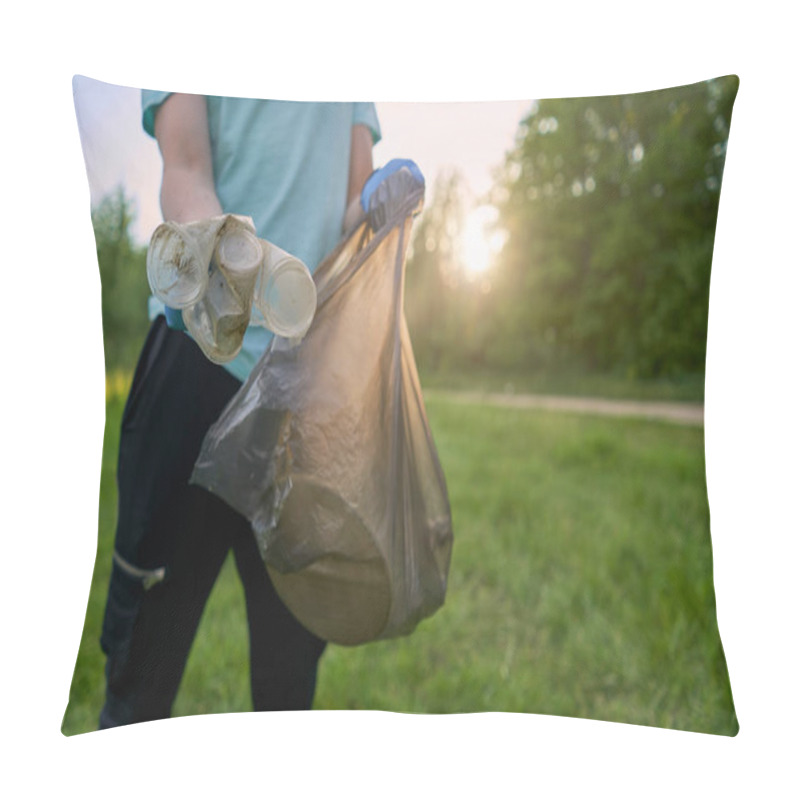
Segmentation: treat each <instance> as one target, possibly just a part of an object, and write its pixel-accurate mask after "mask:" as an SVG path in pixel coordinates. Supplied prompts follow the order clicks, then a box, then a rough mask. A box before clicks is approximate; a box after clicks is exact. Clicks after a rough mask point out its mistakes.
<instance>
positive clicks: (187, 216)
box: [161, 165, 222, 222]
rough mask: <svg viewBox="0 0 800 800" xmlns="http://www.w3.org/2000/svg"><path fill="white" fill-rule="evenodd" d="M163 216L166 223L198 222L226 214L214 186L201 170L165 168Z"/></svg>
mask: <svg viewBox="0 0 800 800" xmlns="http://www.w3.org/2000/svg"><path fill="white" fill-rule="evenodd" d="M161 212H162V214H163V215H164V219H165V220H170V221H173V222H194V221H195V220H198V219H208V218H209V217H216V216H218V215H220V214H222V206H221V205H220V202H219V198H218V197H217V194H216V191H215V190H214V186H213V184H212V183H211V182H210V181H209V180H207V179H206V177H205V176H204V175H203V174H202V173H201V172H199V171H198V170H197V169H194V168H192V167H191V166H182V165H176V166H166V165H165V167H164V177H163V180H162V183H161Z"/></svg>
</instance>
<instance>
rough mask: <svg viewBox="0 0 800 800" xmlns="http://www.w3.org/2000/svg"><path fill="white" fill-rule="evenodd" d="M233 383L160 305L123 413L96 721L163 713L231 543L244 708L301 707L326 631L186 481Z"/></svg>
mask: <svg viewBox="0 0 800 800" xmlns="http://www.w3.org/2000/svg"><path fill="white" fill-rule="evenodd" d="M240 385H241V384H240V383H239V382H238V381H237V380H236V379H235V378H233V376H231V375H230V374H229V373H228V372H227V371H226V370H225V369H223V368H222V367H219V366H217V365H215V364H212V363H211V362H209V361H208V360H207V359H206V358H205V356H203V354H202V352H201V351H200V349H199V348H198V347H197V345H195V343H194V342H193V341H192V340H191V339H190V338H189V337H188V336H187V335H186V334H184V333H180V332H177V331H173V330H170V329H169V328H167V326H166V324H165V322H164V318H163V317H159V318H158V319H157V320H156V321H155V322H154V323H153V326H152V327H151V329H150V333H149V335H148V337H147V341H146V342H145V346H144V349H143V351H142V354H141V356H140V359H139V364H138V365H137V368H136V373H135V375H134V379H133V385H132V386H131V391H130V395H129V397H128V401H127V404H126V407H125V412H124V415H123V421H122V433H121V437H120V449H119V465H118V472H117V484H118V487H119V516H118V523H117V534H116V541H115V557H114V563H113V565H112V573H111V580H110V584H109V590H108V600H107V604H106V612H105V618H104V621H103V633H102V637H101V646H102V648H103V651H104V652H105V653H106V655H107V662H106V702H105V706H104V708H103V710H102V712H101V715H100V727H101V728H108V727H113V726H116V725H126V724H129V723H132V722H141V721H145V720H152V719H163V718H165V717H169V716H170V712H171V709H172V704H173V701H174V699H175V695H176V693H177V691H178V686H179V684H180V680H181V676H182V674H183V670H184V667H185V665H186V659H187V656H188V654H189V649H190V647H191V644H192V641H193V639H194V636H195V632H196V630H197V625H198V623H199V621H200V617H201V614H202V612H203V608H204V607H205V603H206V600H207V599H208V596H209V594H210V592H211V589H212V587H213V585H214V582H215V581H216V579H217V576H218V574H219V571H220V569H221V567H222V565H223V563H224V561H225V558H226V556H227V554H228V552H229V551H230V550H231V549H232V550H233V553H234V557H235V560H236V566H237V569H238V572H239V576H240V577H241V580H242V583H243V585H244V591H245V599H246V603H247V620H248V627H249V631H250V674H251V689H252V697H253V707H254V709H255V710H257V711H267V710H297V709H307V708H310V707H311V703H312V700H313V697H314V689H315V685H316V675H317V662H318V660H319V658H320V656H321V655H322V651H323V649H324V647H325V643H324V642H323V641H322V640H320V639H319V638H317V637H316V636H314V635H313V634H311V633H309V632H308V631H307V630H306V629H305V628H303V627H302V626H301V625H300V623H298V622H297V621H296V620H295V619H294V617H293V616H292V615H291V614H290V612H289V611H288V610H287V609H286V607H285V606H284V605H283V603H282V602H281V600H280V598H279V597H278V596H277V594H276V593H275V590H274V589H273V587H272V583H271V582H270V580H269V576H268V574H267V571H266V569H265V567H264V564H263V562H262V560H261V557H260V555H259V552H258V548H257V546H256V543H255V539H254V536H253V533H252V531H251V529H250V526H249V524H248V522H247V521H246V520H245V519H244V518H243V517H242V516H240V515H239V514H237V513H236V512H235V511H233V510H232V509H231V508H230V507H229V506H227V505H226V504H225V503H224V502H222V501H221V500H219V499H218V498H216V497H215V496H213V495H212V494H210V493H209V492H206V491H205V490H203V489H200V488H198V487H196V486H191V485H189V483H188V480H189V476H190V475H191V472H192V468H193V466H194V462H195V459H196V457H197V454H198V452H199V450H200V445H201V443H202V440H203V437H204V435H205V433H206V431H207V430H208V428H209V426H210V425H211V424H212V423H213V422H214V421H215V420H216V419H217V417H218V416H219V414H220V412H221V411H222V409H223V408H224V407H225V405H226V404H227V402H228V401H229V400H230V398H231V397H232V396H233V395H234V393H235V392H236V390H237V389H238V388H239V386H240ZM220 710H221V711H224V710H225V709H220Z"/></svg>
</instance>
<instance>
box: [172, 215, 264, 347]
mask: <svg viewBox="0 0 800 800" xmlns="http://www.w3.org/2000/svg"><path fill="white" fill-rule="evenodd" d="M262 259H263V252H262V249H261V245H260V243H259V240H258V239H257V238H256V237H255V235H254V234H253V233H251V232H250V231H249V230H247V229H246V228H244V227H242V226H232V227H229V228H227V229H226V230H225V231H223V232H222V233H221V234H220V236H219V238H218V240H217V245H216V247H215V249H214V252H213V256H212V258H211V264H210V268H209V270H208V281H207V286H206V290H205V293H204V294H203V296H202V297H201V298H200V300H199V301H198V302H196V303H195V304H194V305H192V306H190V307H189V308H185V309H184V311H183V321H184V323H185V325H186V328H187V330H188V331H189V333H191V334H192V337H193V338H194V339H195V341H196V342H197V343H198V345H200V347H201V348H202V350H203V352H204V353H205V354H206V356H207V357H208V358H209V359H210V360H211V361H214V362H215V363H225V362H228V361H230V360H231V359H233V358H235V357H236V355H237V353H238V352H239V350H241V347H242V339H243V338H244V333H245V331H246V330H247V326H248V324H249V323H250V312H251V307H252V303H253V291H254V288H255V285H256V281H257V279H258V276H259V274H260V272H261V264H262Z"/></svg>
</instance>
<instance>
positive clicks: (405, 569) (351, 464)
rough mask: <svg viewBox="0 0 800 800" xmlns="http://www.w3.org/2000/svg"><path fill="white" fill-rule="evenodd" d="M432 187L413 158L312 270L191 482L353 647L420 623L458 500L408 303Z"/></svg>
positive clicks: (432, 601) (285, 593) (437, 580)
mask: <svg viewBox="0 0 800 800" xmlns="http://www.w3.org/2000/svg"><path fill="white" fill-rule="evenodd" d="M423 192H424V185H421V184H420V183H418V182H417V181H416V180H414V179H412V176H411V175H410V174H409V173H408V171H407V170H403V171H401V172H400V173H398V175H397V176H392V177H391V179H387V181H385V185H382V186H381V187H379V191H378V192H377V193H376V194H377V201H373V206H372V207H371V209H370V219H371V220H372V223H373V225H376V220H377V225H378V226H379V227H378V228H377V230H375V231H373V228H372V226H371V225H370V220H369V219H367V218H364V219H363V220H362V221H361V222H360V223H358V224H357V225H356V227H355V229H354V230H353V231H352V232H351V234H350V235H349V236H346V237H345V238H344V239H343V240H342V242H341V243H340V244H339V246H338V247H337V248H336V249H335V250H334V251H333V252H332V253H331V254H330V255H329V256H328V257H327V258H326V259H325V261H324V262H323V263H322V264H321V265H320V266H319V268H318V269H317V271H316V273H315V275H314V278H315V282H316V284H317V297H318V306H317V312H316V316H315V318H314V322H313V324H312V325H311V328H310V329H309V331H308V333H307V334H306V337H305V338H304V339H303V341H302V342H301V343H300V344H299V345H298V344H295V343H293V342H290V341H288V340H286V339H281V338H276V339H275V340H273V344H272V347H271V348H270V349H269V350H268V351H267V352H266V353H265V354H264V356H263V357H262V358H261V360H260V361H259V363H258V364H257V365H256V367H255V368H254V370H253V372H252V373H251V375H250V377H249V378H248V380H247V381H246V382H245V384H244V385H243V386H242V388H241V389H240V390H239V392H238V393H237V394H236V395H235V396H234V398H233V399H232V400H231V402H230V403H229V404H228V406H227V407H226V408H225V410H224V411H223V413H222V414H221V416H220V418H219V420H218V421H217V422H216V423H215V424H214V426H212V428H211V429H210V430H209V432H208V434H207V435H206V438H205V440H204V442H203V446H202V448H201V451H200V455H199V457H198V459H197V462H196V464H195V469H194V473H193V476H192V482H193V483H195V484H198V485H200V486H203V487H205V488H206V489H208V490H209V491H211V492H213V493H215V494H216V495H218V496H219V497H221V498H222V499H223V500H225V501H226V502H227V503H228V504H229V505H231V506H232V507H233V508H235V509H236V510H237V511H239V512H240V513H241V514H243V515H244V516H245V517H246V518H247V519H249V520H250V523H251V525H252V527H253V530H254V533H255V536H256V539H257V541H258V544H259V548H260V550H261V554H262V556H263V558H264V561H265V563H266V567H267V570H268V571H269V574H270V577H271V578H272V581H273V583H274V585H275V588H276V590H277V592H278V594H279V595H280V596H281V598H282V599H283V601H284V602H285V604H286V605H287V606H288V608H289V609H290V610H291V611H292V613H293V614H294V615H295V616H296V617H297V619H298V620H299V621H300V622H301V623H302V624H303V625H305V626H306V627H307V628H308V629H309V630H311V631H312V632H314V633H315V634H317V635H318V636H320V637H321V638H323V639H325V640H327V641H331V642H336V643H339V644H345V645H355V644H360V643H363V642H367V641H371V640H375V639H383V638H389V637H393V636H399V635H404V634H407V633H410V632H411V631H412V630H413V629H414V628H415V627H416V625H417V623H418V622H419V621H420V620H421V619H423V618H425V617H427V616H429V615H431V614H432V613H433V612H434V611H436V610H437V609H438V608H439V607H440V606H441V605H442V604H443V602H444V597H445V590H446V585H447V575H448V570H449V564H450V553H451V548H452V541H453V532H452V523H451V515H450V504H449V501H448V497H447V487H446V484H445V478H444V474H443V472H442V469H441V466H440V463H439V459H438V456H437V453H436V448H435V445H434V442H433V438H432V435H431V431H430V427H429V425H428V421H427V418H426V414H425V407H424V405H423V400H422V393H421V390H420V384H419V379H418V376H417V369H416V365H415V362H414V355H413V352H412V349H411V342H410V339H409V336H408V330H407V328H406V323H405V318H404V315H403V279H404V271H405V252H406V248H407V245H408V239H409V235H410V230H411V222H412V216H413V214H414V213H416V212H417V211H419V209H420V208H421V205H422V197H423Z"/></svg>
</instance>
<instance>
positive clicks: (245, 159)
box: [142, 90, 381, 380]
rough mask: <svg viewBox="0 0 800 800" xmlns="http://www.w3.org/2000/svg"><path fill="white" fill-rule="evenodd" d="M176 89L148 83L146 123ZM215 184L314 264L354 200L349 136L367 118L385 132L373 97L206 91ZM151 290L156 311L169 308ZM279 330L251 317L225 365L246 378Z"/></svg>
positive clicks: (229, 207)
mask: <svg viewBox="0 0 800 800" xmlns="http://www.w3.org/2000/svg"><path fill="white" fill-rule="evenodd" d="M170 94H171V93H170V92H156V91H150V90H143V91H142V123H143V126H144V129H145V131H147V133H149V134H150V135H151V136H153V135H154V124H155V116H156V112H157V110H158V108H159V106H160V105H161V104H162V103H163V102H164V101H165V100H166V99H167V98H168V97H169V96H170ZM206 103H207V107H208V127H209V136H210V140H211V156H212V165H213V168H214V184H215V187H216V192H217V197H218V198H219V201H220V204H221V205H222V210H223V212H225V213H230V214H243V215H245V216H248V217H252V219H253V222H254V224H255V227H256V233H257V235H258V236H259V237H260V238H261V239H266V240H268V241H270V242H272V243H273V244H276V245H277V246H278V247H280V248H282V249H284V250H286V251H287V252H288V253H291V254H292V255H294V256H296V257H297V258H299V259H300V260H301V261H303V263H304V264H306V266H307V267H308V268H309V269H310V270H311V271H312V272H313V271H314V270H315V269H316V267H317V265H318V264H319V262H320V261H321V260H322V259H323V257H324V256H325V255H327V253H329V252H330V251H331V250H332V249H333V248H334V247H335V246H336V244H337V243H338V241H339V239H340V237H341V233H342V219H343V218H344V212H345V205H346V202H347V198H346V195H347V184H348V177H349V168H350V136H351V129H352V127H353V126H354V125H366V126H367V127H368V128H369V129H370V131H371V132H372V141H373V144H374V143H376V142H378V141H379V139H380V136H381V133H380V126H379V123H378V116H377V113H376V111H375V106H374V104H373V103H310V102H295V101H286V100H251V99H246V98H237V97H213V96H210V97H207V98H206ZM163 309H164V307H163V305H162V304H161V303H160V302H159V301H158V300H156V298H154V297H151V298H150V306H149V310H150V317H151V319H153V318H155V317H156V316H157V315H158V314H159V313H163ZM271 339H272V333H270V331H268V330H266V329H265V328H262V327H259V326H255V325H251V326H250V327H249V328H248V329H247V332H246V334H245V337H244V342H243V344H242V350H241V352H240V353H239V355H238V356H236V358H235V359H234V360H233V361H231V362H229V363H228V364H226V365H225V367H226V368H227V369H228V371H229V372H231V373H232V374H233V375H234V376H235V377H237V378H238V379H239V380H244V379H245V378H246V377H247V376H248V375H249V374H250V371H251V370H252V369H253V367H254V366H255V364H256V362H257V361H258V359H259V358H260V356H261V354H262V353H263V352H264V350H265V349H266V348H267V346H268V345H269V342H270V340H271Z"/></svg>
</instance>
